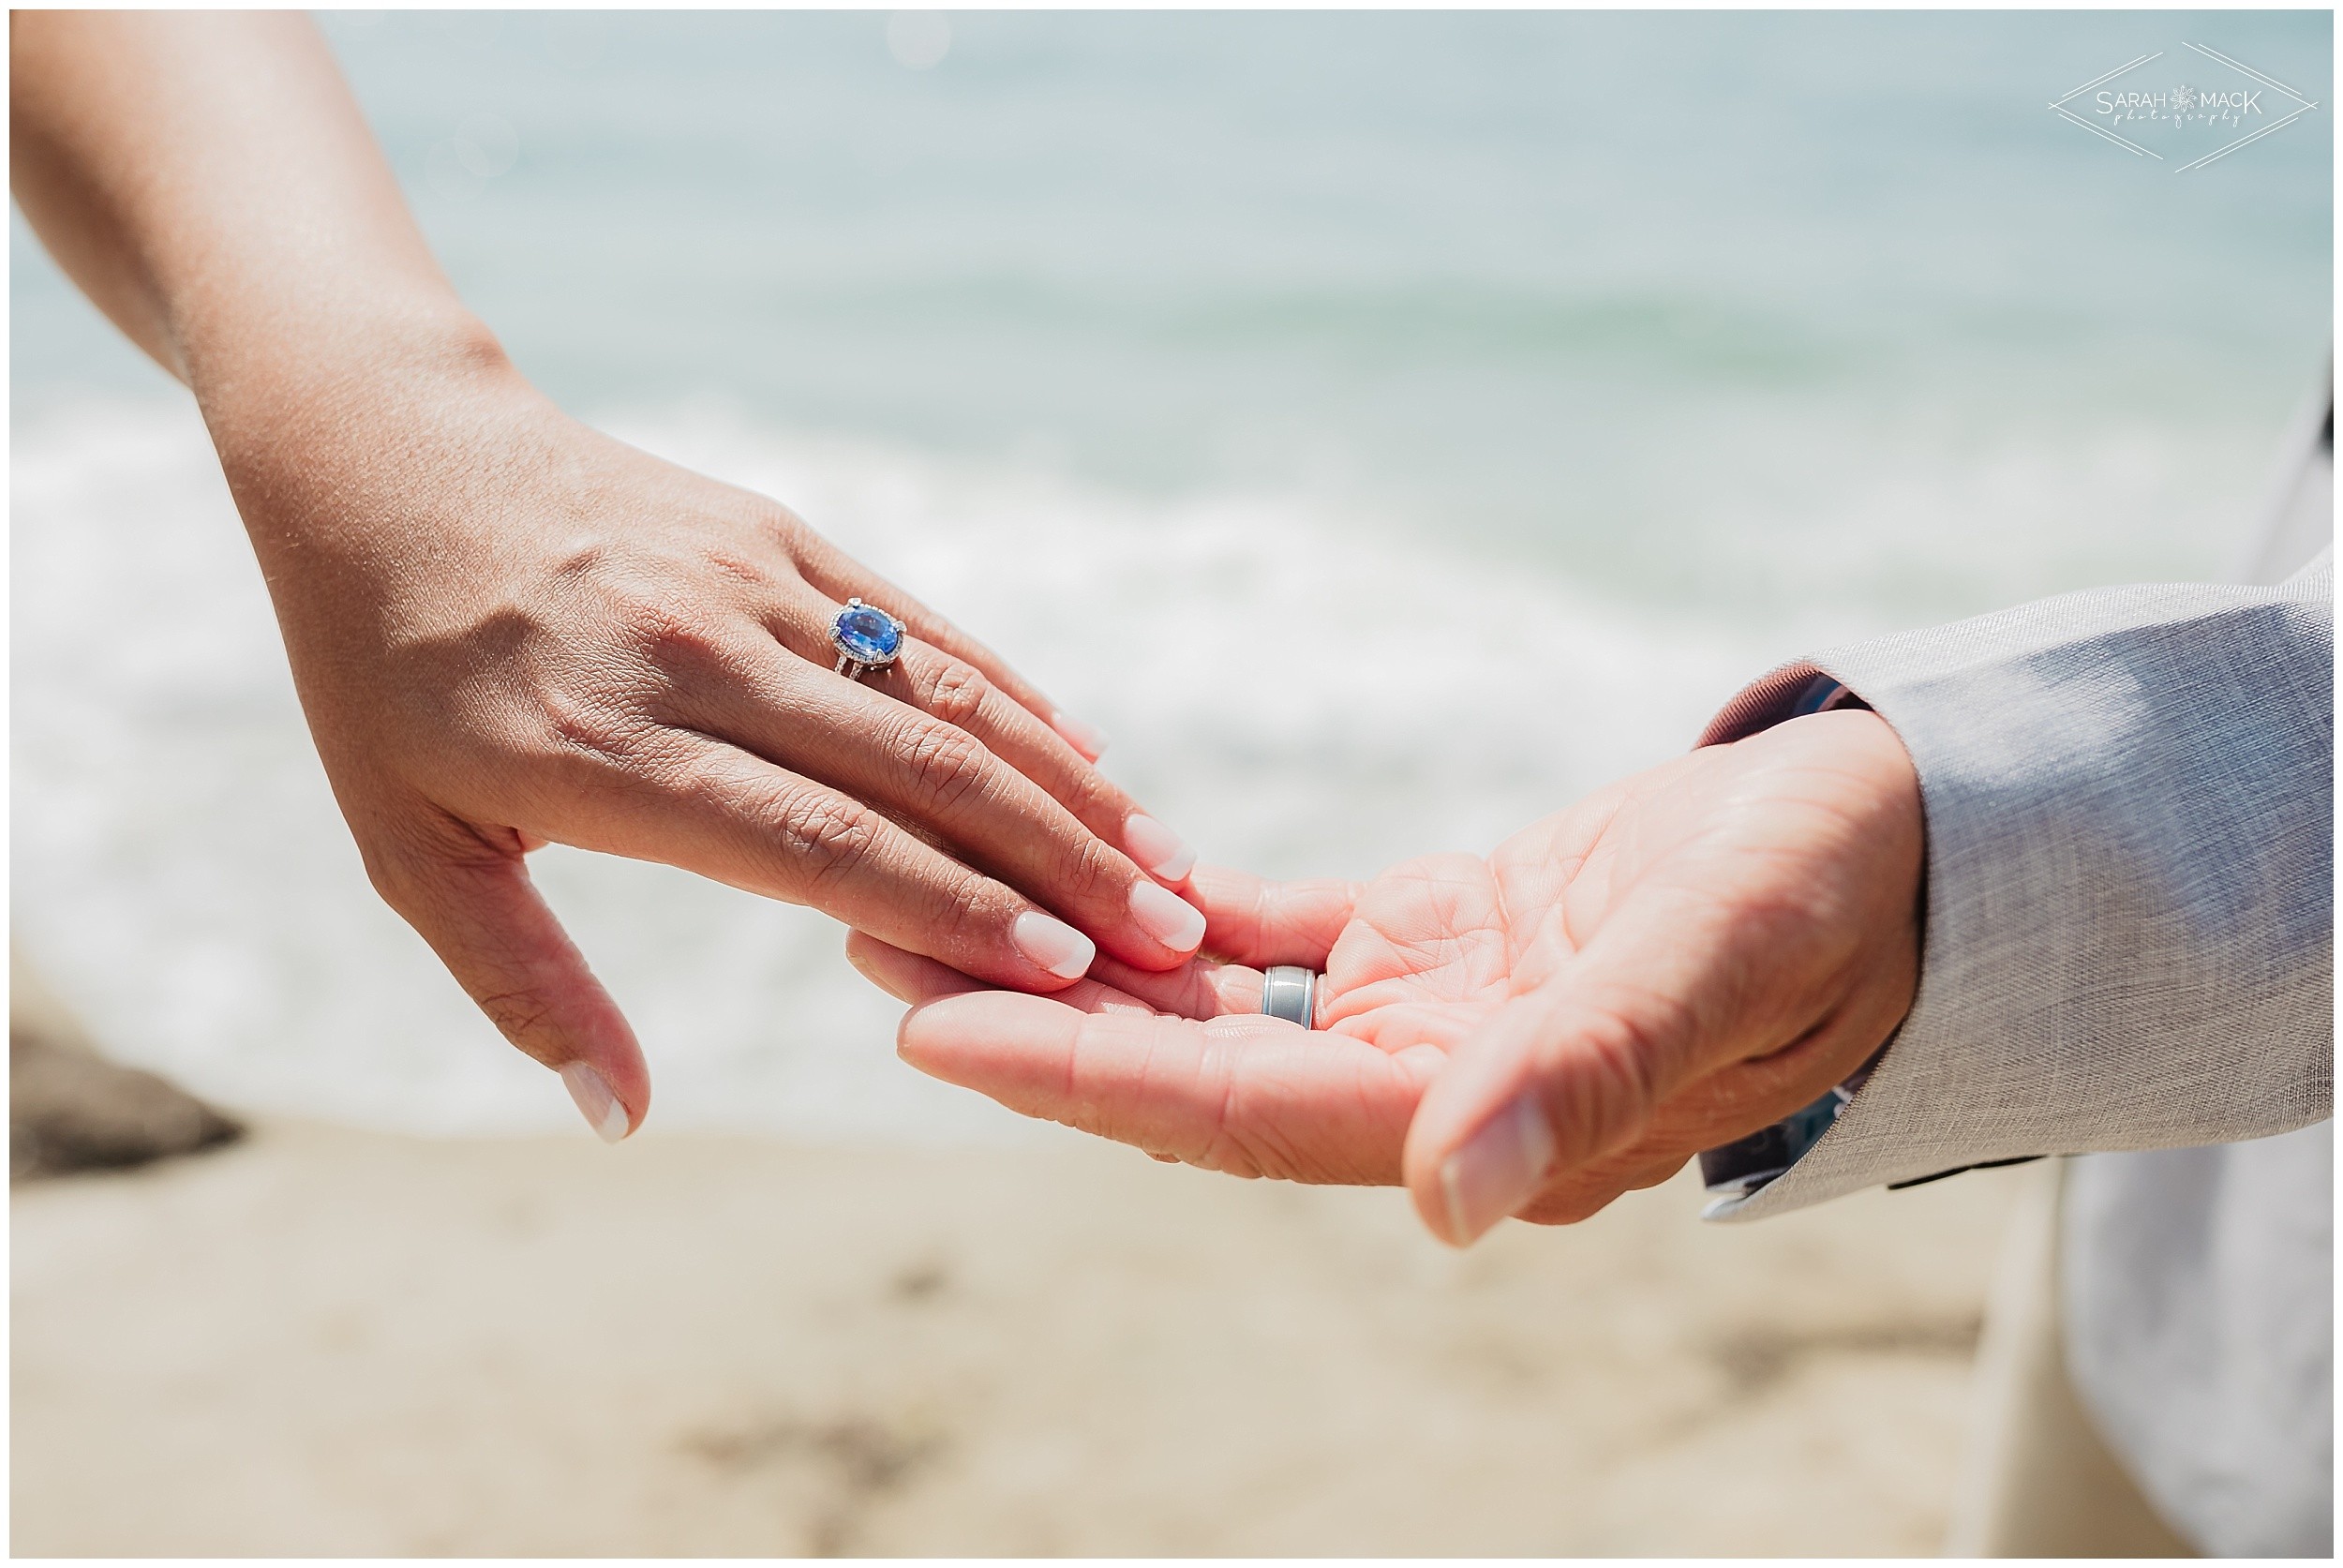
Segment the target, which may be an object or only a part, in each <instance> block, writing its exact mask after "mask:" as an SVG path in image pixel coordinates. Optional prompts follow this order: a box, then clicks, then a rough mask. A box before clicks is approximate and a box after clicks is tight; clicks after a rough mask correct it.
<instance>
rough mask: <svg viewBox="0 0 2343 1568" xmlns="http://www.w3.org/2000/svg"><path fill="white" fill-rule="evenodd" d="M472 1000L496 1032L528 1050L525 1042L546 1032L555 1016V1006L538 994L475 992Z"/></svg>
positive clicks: (529, 992)
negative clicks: (547, 1026) (547, 1025)
mask: <svg viewBox="0 0 2343 1568" xmlns="http://www.w3.org/2000/svg"><path fill="white" fill-rule="evenodd" d="M472 1001H473V1002H474V1004H476V1005H477V1006H478V1007H479V1008H480V1010H481V1011H482V1012H484V1013H485V1014H487V1015H488V1022H489V1023H493V1024H495V1025H496V1028H497V1033H499V1034H500V1035H502V1036H503V1037H504V1038H506V1039H508V1040H511V1041H512V1042H513V1043H514V1044H515V1045H520V1046H522V1047H523V1048H524V1049H526V1042H527V1041H528V1040H530V1038H533V1037H534V1036H536V1035H537V1034H539V1033H540V1032H541V1031H543V1030H544V1029H545V1026H546V1024H547V1023H549V1022H550V1021H551V1019H552V1016H553V1008H552V1004H551V1003H549V1002H548V1001H547V1000H546V999H545V995H544V993H541V992H535V991H475V992H473V993H472Z"/></svg>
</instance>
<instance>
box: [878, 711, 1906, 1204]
mask: <svg viewBox="0 0 2343 1568" xmlns="http://www.w3.org/2000/svg"><path fill="white" fill-rule="evenodd" d="M1921 866H1922V845H1921V817H1920V801H1919V789H1918V781H1917V779H1916V778H1915V776H1914V773H1913V770H1912V766H1911V762H1910V760H1909V758H1907V757H1906V756H1905V754H1904V752H1903V746H1902V744H1901V743H1900V742H1899V741H1898V740H1897V739H1896V738H1895V734H1894V732H1893V731H1892V730H1891V729H1889V728H1888V724H1886V722H1885V721H1883V720H1881V719H1880V718H1878V717H1877V716H1876V715H1874V714H1871V713H1867V712H1861V711H1852V712H1839V713H1825V714H1817V715H1814V716H1812V717H1809V718H1803V719H1797V720H1793V721H1791V722H1790V723H1788V724H1783V725H1780V726H1779V727H1777V728H1774V729H1771V730H1768V731H1766V732H1764V733H1763V734H1760V735H1756V736H1753V737H1751V738H1750V739H1746V740H1742V741H1739V742H1738V743H1736V744H1734V745H1730V746H1718V747H1711V748H1709V749H1706V750H1703V751H1698V752H1694V753H1693V754H1690V755H1688V756H1684V757H1680V758H1678V759H1677V760H1675V761H1673V762H1669V763H1666V764H1664V765H1663V766H1661V767H1659V768H1655V769H1651V770H1650V771H1649V772H1646V773H1643V774H1640V775H1638V776H1636V777H1635V778H1633V779H1630V780H1627V781H1626V782H1624V783H1622V784H1617V785H1615V786H1613V787H1612V788H1610V789H1607V790H1604V792H1602V793H1601V794H1599V795H1596V796H1594V797H1592V798H1590V799H1587V800H1585V801H1583V802H1581V803H1580V804H1578V805H1576V806H1574V807H1573V808H1571V809H1570V810H1568V811H1565V812H1563V813H1561V814H1559V815H1556V816H1554V817H1550V818H1548V819H1547V820H1546V821H1545V822H1542V823H1540V824H1538V825H1537V826H1535V827H1533V828H1531V829H1528V830H1527V831H1525V832H1523V833H1521V834H1519V835H1517V836H1516V837H1515V838H1514V839H1512V840H1510V841H1508V842H1507V843H1506V844H1504V845H1503V846H1501V847H1500V849H1499V850H1498V851H1497V853H1496V854H1495V855H1493V856H1491V857H1490V858H1489V859H1487V860H1486V861H1482V860H1478V859H1473V858H1471V857H1470V856H1440V857H1435V858H1432V859H1424V860H1417V861H1411V862H1410V863H1408V864H1406V865H1402V866H1400V867H1397V868H1395V870H1393V871H1391V872H1387V873H1385V874H1383V875H1381V876H1380V877H1378V878H1376V879H1375V880H1374V881H1372V882H1369V883H1366V884H1364V885H1352V884H1344V883H1294V884H1287V885H1283V886H1277V885H1271V884H1264V883H1261V882H1259V881H1257V880H1255V879H1253V878H1250V877H1246V876H1243V875H1241V874H1234V873H1228V872H1220V871H1216V870H1211V869H1201V870H1199V871H1198V872H1197V873H1196V874H1195V877H1194V880H1193V888H1194V891H1195V895H1196V896H1197V897H1198V899H1199V900H1200V902H1201V903H1202V904H1203V906H1204V908H1205V911H1206V914H1207V916H1208V918H1209V922H1210V923H1209V926H1208V929H1207V932H1206V936H1205V947H1206V950H1207V951H1208V952H1211V953H1214V954H1216V955H1218V956H1217V957H1216V959H1214V960H1210V961H1203V960H1200V961H1199V962H1198V963H1194V964H1191V965H1189V966H1187V967H1186V968H1184V969H1181V970H1176V971H1173V972H1171V973H1168V974H1143V973H1140V972H1137V971H1133V970H1129V969H1127V968H1124V967H1121V966H1116V965H1113V964H1112V963H1107V962H1104V961H1102V962H1101V963H1100V964H1099V965H1098V966H1097V969H1095V970H1094V971H1093V978H1092V979H1090V980H1088V981H1085V982H1083V983H1082V984H1081V985H1078V986H1075V987H1073V988H1071V989H1069V990H1067V991H1066V992H1063V993H1059V994H1058V995H1057V996H1055V997H1051V998H1042V997H1034V996H1017V995H1010V994H1007V993H999V992H991V991H979V990H976V989H974V987H973V982H971V981H969V980H967V979H966V978H963V977H961V976H958V975H954V974H952V973H950V972H949V971H948V970H946V969H944V968H942V967H941V966H939V965H936V964H933V963H926V962H923V961H920V960H918V959H915V958H912V957H910V956H909V955H906V954H903V953H902V952H900V951H897V950H894V949H891V948H888V947H887V946H886V945H884V944H882V943H878V942H875V941H873V940H872V939H870V938H868V937H861V936H858V937H856V938H854V939H853V940H852V941H851V942H850V944H849V952H850V953H851V954H852V955H853V957H854V958H855V961H856V963H858V965H860V966H861V967H862V968H863V970H864V972H865V973H867V974H869V975H871V976H872V978H873V979H875V980H877V981H878V982H879V983H880V984H881V985H883V986H886V987H887V988H888V990H890V991H892V992H894V993H896V994H898V995H900V996H903V997H904V998H905V999H907V1000H912V1001H915V1002H918V1003H919V1004H920V1005H919V1006H918V1007H915V1008H913V1010H912V1011H911V1013H910V1014H909V1015H908V1016H907V1017H906V1018H905V1019H904V1020H903V1029H902V1034H901V1048H902V1052H903V1056H904V1057H905V1059H906V1060H908V1061H910V1062H911V1063H912V1064H913V1065H914V1066H916V1067H918V1068H921V1069H922V1070H924V1071H927V1072H930V1073H933V1074H934V1075H935V1076H937V1077H940V1078H944V1079H947V1080H948V1081H950V1082H952V1083H962V1084H965V1085H967V1086H969V1087H971V1088H976V1089H978V1090H981V1091H983V1092H984V1093H986V1094H989V1095H991V1096H992V1097H993V1098H996V1099H998V1100H1000V1101H1001V1102H1002V1103H1004V1104H1006V1105H1007V1106H1009V1107H1010V1108H1011V1109H1014V1110H1018V1111H1022V1112H1024V1113H1027V1114H1029V1115H1036V1116H1046V1117H1051V1118H1052V1119H1055V1120H1058V1121H1063V1122H1066V1123H1067V1124H1068V1125H1071V1126H1074V1127H1082V1128H1083V1129H1084V1130H1087V1131H1091V1132H1096V1133H1098V1134H1100V1135H1102V1136H1105V1137H1109V1138H1115V1139H1119V1140H1121V1141H1122V1142H1129V1143H1135V1144H1137V1145H1139V1146H1140V1147H1142V1148H1143V1149H1146V1150H1147V1151H1148V1152H1150V1153H1152V1154H1155V1155H1157V1156H1158V1157H1163V1158H1168V1159H1178V1160H1185V1161H1186V1162H1188V1163H1190V1164H1195V1165H1201V1166H1205V1167H1208V1168H1210V1169H1214V1170H1221V1171H1229V1172H1235V1173H1238V1174H1243V1175H1268V1176H1279V1177H1285V1178H1288V1179H1291V1180H1296V1181H1308V1182H1344V1183H1397V1182H1402V1181H1404V1182H1405V1184H1406V1185H1407V1186H1408V1187H1410V1190H1411V1191H1412V1193H1413V1195H1414V1197H1415V1202H1416V1206H1417V1209H1418V1211H1419V1212H1420V1213H1421V1214H1422V1216H1423V1217H1424V1220H1425V1224H1427V1225H1428V1226H1429V1227H1430V1228H1431V1229H1432V1230H1433V1232H1435V1233H1436V1234H1439V1235H1440V1236H1442V1237H1443V1238H1445V1239H1447V1240H1449V1241H1451V1242H1454V1243H1456V1244H1457V1245H1463V1244H1465V1243H1467V1242H1470V1241H1471V1240H1472V1239H1473V1238H1474V1237H1476V1236H1478V1235H1479V1234H1481V1233H1482V1232H1484V1231H1485V1230H1487V1229H1488V1228H1489V1227H1490V1226H1491V1225H1494V1224H1495V1223H1496V1222H1497V1221H1498V1220H1500V1219H1501V1218H1503V1217H1505V1216H1507V1215H1509V1214H1511V1215H1519V1216H1520V1217H1523V1218H1525V1219H1530V1220H1535V1221H1538V1222H1541V1223H1556V1224H1559V1223H1566V1222H1569V1221H1572V1220H1576V1219H1580V1218H1584V1217H1586V1216H1588V1215H1589V1214H1592V1213H1593V1212H1595V1211H1596V1210H1597V1209H1599V1208H1601V1207H1603V1206H1604V1204H1605V1203H1607V1202H1610V1201H1611V1200H1612V1199H1613V1198H1615V1197H1617V1196H1618V1195H1619V1193H1620V1192H1622V1191H1624V1190H1626V1189H1628V1188H1630V1187H1648V1186H1652V1185H1654V1184H1656V1183H1658V1182H1661V1181H1664V1180H1665V1179H1666V1178H1667V1176H1668V1175H1669V1174H1670V1173H1672V1172H1674V1171H1675V1170H1676V1169H1677V1168H1678V1167H1679V1166H1680V1165H1681V1164H1682V1163H1683V1162H1684V1160H1685V1159H1686V1158H1687V1157H1690V1156H1691V1155H1692V1154H1694V1152H1696V1151H1698V1150H1700V1149H1703V1148H1708V1147H1712V1146H1714V1145H1716V1144H1718V1143H1722V1142H1728V1141H1730V1140H1731V1139H1733V1138H1736V1137H1739V1136H1740V1135H1742V1134H1744V1133H1747V1132H1750V1131H1753V1130H1754V1129H1755V1128H1758V1127H1764V1126H1766V1125H1767V1124H1768V1123H1770V1122H1772V1121H1775V1120H1777V1119H1778V1118H1780V1117H1782V1116H1783V1115H1785V1114H1787V1113H1790V1112H1791V1111H1794V1110H1796V1109H1798V1107H1800V1106H1802V1105H1805V1104H1807V1103H1809V1102H1810V1101H1812V1100H1813V1099H1814V1098H1817V1097H1818V1096H1819V1095H1821V1094H1822V1093H1823V1092H1824V1091H1825V1090H1826V1089H1828V1087H1829V1086H1830V1085H1831V1084H1833V1083H1838V1082H1840V1081H1841V1080H1842V1079H1843V1078H1845V1077H1847V1076H1848V1075H1849V1074H1850V1073H1852V1072H1853V1071H1854V1070H1855V1069H1856V1068H1858V1066H1860V1065H1861V1064H1862V1063H1863V1062H1864V1061H1865V1060H1866V1059H1868V1058H1869V1057H1870V1056H1871V1055H1872V1053H1873V1052H1875V1051H1876V1050H1877V1049H1878V1048H1879V1046H1880V1045H1881V1043H1882V1042H1883V1041H1885V1040H1886V1039H1887V1038H1888V1036H1889V1035H1890V1034H1891V1033H1892V1032H1893V1031H1894V1029H1895V1027H1896V1025H1897V1024H1898V1023H1900V1022H1901V1021H1902V1019H1903V1014H1904V1012H1905V1011H1906V1010H1907V1008H1909V1007H1910V1005H1911V1000H1912V994H1913V991H1914V988H1915V985H1916V983H1917V979H1918V964H1919V932H1918V909H1919V893H1920V875H1921ZM1276 963H1303V964H1308V965H1310V966H1312V967H1317V968H1321V969H1322V970H1323V971H1324V978H1322V979H1321V982H1320V1003H1319V1009H1320V1011H1319V1023H1320V1029H1319V1031H1317V1032H1309V1033H1306V1032H1305V1031H1303V1030H1301V1029H1298V1028H1296V1027H1294V1026H1293V1025H1291V1024H1289V1023H1280V1022H1277V1021H1276V1020H1271V1019H1264V1018H1261V1017H1260V1016H1258V1008H1259V1006H1260V997H1261V966H1262V965H1268V964H1276Z"/></svg>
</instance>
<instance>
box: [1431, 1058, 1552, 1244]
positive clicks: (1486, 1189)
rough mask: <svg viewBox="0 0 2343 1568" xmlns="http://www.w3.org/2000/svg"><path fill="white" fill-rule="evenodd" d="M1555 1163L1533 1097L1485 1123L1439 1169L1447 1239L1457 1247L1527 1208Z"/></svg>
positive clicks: (1547, 1132)
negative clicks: (1521, 1208)
mask: <svg viewBox="0 0 2343 1568" xmlns="http://www.w3.org/2000/svg"><path fill="white" fill-rule="evenodd" d="M1553 1163H1554V1131H1553V1129H1552V1128H1551V1127H1547V1126H1546V1125H1545V1112H1544V1111H1543V1110H1541V1109H1540V1108H1539V1106H1538V1098H1537V1096H1535V1095H1527V1094H1526V1095H1523V1096H1521V1097H1520V1098H1518V1099H1515V1101H1514V1102H1513V1103H1512V1104H1511V1105H1508V1106H1507V1107H1505V1109H1504V1110H1502V1111H1500V1112H1499V1113H1497V1114H1496V1115H1494V1116H1491V1117H1490V1118H1489V1119H1488V1122H1487V1125H1485V1126H1484V1127H1482V1128H1481V1130H1480V1131H1478V1132H1476V1133H1474V1134H1473V1135H1472V1137H1471V1139H1470V1142H1467V1143H1466V1144H1465V1146H1464V1147H1463V1148H1461V1149H1458V1150H1457V1151H1456V1152H1455V1154H1453V1155H1450V1156H1449V1157H1448V1159H1447V1162H1446V1163H1445V1164H1443V1165H1442V1166H1441V1167H1440V1194H1441V1196H1442V1197H1444V1198H1445V1199H1446V1200H1447V1202H1448V1232H1449V1236H1448V1239H1449V1240H1450V1241H1451V1242H1453V1243H1455V1245H1456V1246H1458V1247H1464V1246H1467V1245H1469V1244H1470V1243H1471V1242H1472V1241H1473V1240H1474V1239H1475V1238H1476V1237H1478V1236H1479V1235H1480V1234H1481V1232H1484V1231H1485V1230H1487V1229H1488V1228H1489V1227H1490V1226H1492V1225H1494V1224H1496V1223H1497V1222H1498V1221H1499V1220H1500V1219H1503V1218H1504V1217H1506V1216H1508V1215H1510V1214H1512V1213H1513V1212H1514V1211H1515V1210H1516V1209H1518V1208H1520V1207H1521V1205H1522V1204H1524V1203H1526V1202H1529V1201H1530V1197H1531V1195H1532V1194H1534V1193H1535V1192H1536V1191H1537V1189H1538V1185H1539V1184H1540V1183H1541V1182H1543V1181H1545V1174H1546V1170H1547V1168H1548V1167H1550V1166H1551V1165H1552V1164H1553Z"/></svg>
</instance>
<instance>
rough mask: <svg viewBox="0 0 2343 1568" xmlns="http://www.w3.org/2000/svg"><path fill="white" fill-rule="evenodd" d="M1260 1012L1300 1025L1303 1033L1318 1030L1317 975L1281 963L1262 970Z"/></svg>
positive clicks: (1310, 971) (1309, 970) (1312, 970)
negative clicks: (1305, 1030) (1306, 1030)
mask: <svg viewBox="0 0 2343 1568" xmlns="http://www.w3.org/2000/svg"><path fill="white" fill-rule="evenodd" d="M1261 1011H1262V1012H1264V1013H1266V1014H1268V1015H1269V1016H1270V1017H1271V1018H1282V1019H1284V1020H1285V1021H1286V1022H1287V1023H1299V1024H1300V1025H1301V1026H1302V1027H1303V1028H1305V1029H1315V1028H1317V1027H1318V971H1317V970H1315V969H1305V968H1303V967H1301V966H1300V965H1299V964H1293V963H1280V964H1278V965H1277V966H1276V968H1274V969H1268V970H1264V971H1263V972H1262V974H1261Z"/></svg>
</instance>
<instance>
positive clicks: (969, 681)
mask: <svg viewBox="0 0 2343 1568" xmlns="http://www.w3.org/2000/svg"><path fill="white" fill-rule="evenodd" d="M927 688H928V689H927V692H926V693H925V700H924V701H922V702H921V704H920V706H921V707H923V708H925V709H927V710H928V711H929V712H930V713H933V714H934V715H935V716H936V717H937V718H939V719H941V720H943V721H944V722H945V723H946V724H957V725H959V726H960V727H961V728H963V729H965V728H967V727H968V726H969V725H971V724H975V723H976V722H977V717H978V715H980V714H981V713H982V712H983V711H984V706H985V704H986V702H987V701H989V700H990V699H991V697H992V681H991V680H989V679H986V678H985V674H984V672H983V671H982V670H980V669H978V668H977V666H976V665H972V664H969V663H968V662H967V661H966V660H964V659H954V658H950V657H946V658H945V659H943V660H942V661H941V662H939V663H938V665H936V668H935V673H934V674H933V676H931V677H930V678H929V679H928V682H927Z"/></svg>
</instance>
